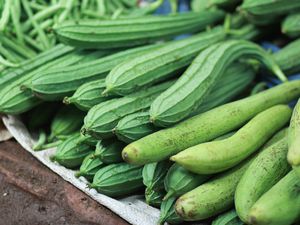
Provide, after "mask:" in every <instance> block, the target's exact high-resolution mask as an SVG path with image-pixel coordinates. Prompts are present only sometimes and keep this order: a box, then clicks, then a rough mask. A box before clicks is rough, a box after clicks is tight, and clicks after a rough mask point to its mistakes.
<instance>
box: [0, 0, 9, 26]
mask: <svg viewBox="0 0 300 225" xmlns="http://www.w3.org/2000/svg"><path fill="white" fill-rule="evenodd" d="M10 5H11V0H5V3H4V8H3V11H2V15H1V18H0V31H4V29H5V28H6V26H7V24H8V21H9V16H10V10H9V7H10Z"/></svg>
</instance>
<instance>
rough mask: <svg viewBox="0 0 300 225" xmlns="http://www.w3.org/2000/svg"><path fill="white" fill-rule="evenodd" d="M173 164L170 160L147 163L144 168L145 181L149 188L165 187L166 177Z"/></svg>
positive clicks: (156, 189) (157, 189) (159, 188)
mask: <svg viewBox="0 0 300 225" xmlns="http://www.w3.org/2000/svg"><path fill="white" fill-rule="evenodd" d="M170 166H171V162H170V161H161V162H155V163H149V164H146V165H145V166H144V168H143V183H144V185H145V186H146V187H147V189H148V190H155V191H160V190H162V189H164V179H165V176H166V175H167V172H168V170H169V168H170Z"/></svg>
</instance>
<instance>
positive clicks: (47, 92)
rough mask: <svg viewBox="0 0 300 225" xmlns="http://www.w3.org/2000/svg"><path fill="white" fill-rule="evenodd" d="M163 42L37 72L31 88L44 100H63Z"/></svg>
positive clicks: (107, 53) (106, 52)
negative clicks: (117, 66)
mask: <svg viewBox="0 0 300 225" xmlns="http://www.w3.org/2000/svg"><path fill="white" fill-rule="evenodd" d="M160 45H163V44H153V45H149V46H142V47H138V48H132V49H127V50H124V51H120V52H116V51H115V52H113V54H110V53H111V51H103V56H102V57H100V58H99V57H98V58H96V59H91V60H89V61H87V62H85V63H82V64H80V65H73V66H67V67H62V68H61V69H55V70H46V71H43V72H41V73H39V74H36V75H35V76H34V77H33V78H32V80H31V83H30V84H29V85H28V86H29V88H30V89H31V90H32V91H33V92H34V93H35V95H38V96H39V97H40V98H42V99H44V100H48V101H49V100H50V101H51V100H63V98H64V97H65V96H68V95H71V94H73V93H74V92H75V91H76V89H77V88H79V87H80V86H81V85H82V84H84V83H86V82H90V81H94V80H99V79H101V78H105V77H106V75H107V74H108V72H109V71H110V70H111V69H112V68H113V67H114V66H116V65H118V64H119V63H121V62H123V61H124V60H128V59H130V58H133V57H136V56H141V55H143V54H144V53H145V52H147V51H148V50H150V49H156V48H158V47H159V46H160Z"/></svg>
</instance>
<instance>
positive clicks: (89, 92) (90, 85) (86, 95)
mask: <svg viewBox="0 0 300 225" xmlns="http://www.w3.org/2000/svg"><path fill="white" fill-rule="evenodd" d="M104 89H105V80H104V79H100V80H94V81H91V82H87V83H84V84H82V85H81V86H80V87H79V88H78V89H77V90H76V91H75V93H74V94H73V95H72V96H70V97H65V98H64V100H63V102H64V103H65V104H67V105H69V104H74V105H75V106H76V107H77V108H79V109H81V110H83V111H88V110H89V109H90V108H92V107H93V106H94V105H97V104H100V103H101V102H104V101H106V100H109V99H111V98H112V97H113V96H108V97H105V96H102V95H101V93H102V91H103V90H104Z"/></svg>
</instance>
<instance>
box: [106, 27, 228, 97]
mask: <svg viewBox="0 0 300 225" xmlns="http://www.w3.org/2000/svg"><path fill="white" fill-rule="evenodd" d="M225 37H226V32H225V31H224V29H223V27H216V28H214V29H212V30H210V31H207V32H203V33H200V34H197V35H194V36H192V37H189V38H186V39H183V40H177V41H171V42H169V43H166V44H165V45H163V46H161V47H160V48H158V49H153V50H150V51H149V52H147V53H145V54H144V55H142V56H139V57H135V58H132V59H129V60H126V61H124V62H122V63H121V64H119V65H117V66H116V67H114V68H113V69H112V70H111V71H110V73H109V74H108V76H107V77H106V79H105V83H106V90H105V91H104V92H103V94H110V93H114V94H118V95H123V96H124V95H127V94H129V93H132V92H135V91H136V90H138V89H141V88H143V87H145V86H149V85H151V84H153V83H157V82H158V81H161V80H165V79H167V78H170V77H172V76H174V75H176V73H175V72H176V71H178V70H179V69H181V68H183V67H185V66H187V65H189V64H190V62H191V61H192V60H193V58H194V57H195V56H196V55H197V54H198V53H199V52H200V51H201V50H203V49H205V48H206V47H208V46H210V45H211V44H214V43H217V42H219V41H221V40H224V39H225Z"/></svg>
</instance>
